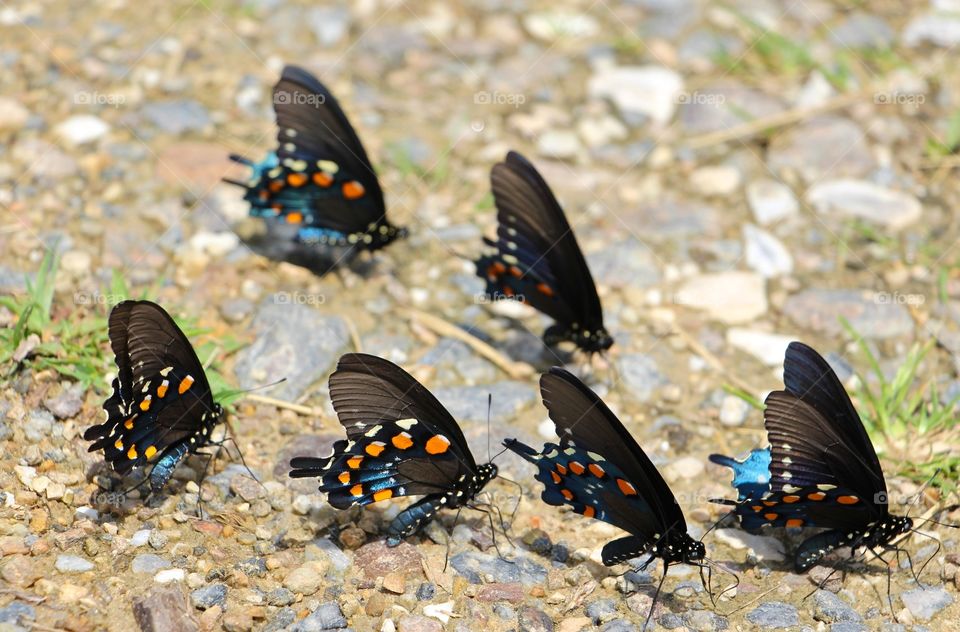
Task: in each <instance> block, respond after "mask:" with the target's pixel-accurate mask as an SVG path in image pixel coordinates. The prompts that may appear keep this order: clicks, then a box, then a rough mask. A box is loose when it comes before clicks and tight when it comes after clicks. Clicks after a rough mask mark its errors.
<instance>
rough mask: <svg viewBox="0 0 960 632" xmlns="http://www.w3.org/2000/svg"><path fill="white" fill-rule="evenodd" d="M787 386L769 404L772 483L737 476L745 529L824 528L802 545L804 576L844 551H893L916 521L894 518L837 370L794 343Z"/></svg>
mask: <svg viewBox="0 0 960 632" xmlns="http://www.w3.org/2000/svg"><path fill="white" fill-rule="evenodd" d="M784 384H785V387H786V388H785V389H784V390H782V391H774V392H772V393H770V395H768V396H767V399H766V401H765V404H766V407H765V409H764V423H765V425H766V428H767V434H768V438H769V440H770V448H769V459H770V461H769V483H768V484H767V485H766V487H764V486H762V485H759V486H754V487H753V488H752V489H748V488H746V487H744V484H743V483H742V482H741V483H740V484H738V482H737V478H736V477H735V480H734V485H735V486H736V487H737V488H738V491H739V492H740V494H739V498H738V500H737V501H736V502H734V501H727V504H733V505H735V512H736V514H737V516H738V517H739V518H740V522H741V525H742V526H743V527H744V528H745V529H747V530H751V531H755V530H758V529H760V528H761V527H764V526H774V527H787V528H808V527H813V528H822V529H826V531H824V532H821V533H819V534H817V535H814V536H812V537H810V538H808V539H807V540H805V541H804V542H803V543H801V545H800V547H799V548H798V550H797V552H796V554H795V557H794V564H795V566H796V568H797V570H798V571H801V572H802V571H804V570H807V569H808V568H810V567H811V566H813V565H814V564H816V563H817V562H818V561H819V560H820V558H822V557H823V555H825V554H826V553H828V552H829V551H831V550H833V549H835V548H838V547H851V548H852V549H853V550H857V549H859V548H866V549H868V550H871V551H876V550H890V549H892V548H894V547H893V545H892V542H893V541H894V540H895V539H897V538H898V537H899V536H900V535H902V534H904V533H907V532H909V531H910V530H911V529H912V528H913V523H912V521H911V520H910V519H909V518H907V517H901V516H896V515H893V514H891V513H890V511H889V506H888V504H887V487H886V482H885V480H884V477H883V471H882V469H881V468H880V462H879V459H878V458H877V454H876V451H875V450H874V449H873V444H872V443H871V441H870V438H869V436H868V435H867V432H866V430H865V429H864V427H863V423H862V422H861V421H860V417H859V415H858V414H857V412H856V410H855V409H854V407H853V404H852V402H851V401H850V398H849V397H848V396H847V393H846V391H845V390H844V388H843V385H842V384H841V383H840V380H839V379H838V378H837V376H836V374H835V373H834V372H833V369H831V368H830V365H829V364H828V363H827V362H826V360H824V359H823V358H822V357H821V356H820V355H819V354H818V353H817V352H816V351H814V350H813V349H812V348H810V347H808V346H807V345H804V344H802V343H799V342H792V343H790V345H789V347H788V348H787V354H786V358H785V360H784ZM755 454H756V455H757V457H756V459H755V462H754V463H753V464H752V466H751V467H752V468H753V470H756V469H757V466H758V465H759V463H760V462H761V460H762V459H763V458H766V457H765V455H763V454H762V451H756V450H755V451H754V453H752V455H751V456H754V455H755ZM715 456H716V458H714V457H711V460H714V462H720V463H722V464H724V465H728V466H730V467H733V468H734V471H735V473H737V474H740V473H742V466H743V464H740V463H738V462H736V461H733V460H732V459H729V457H723V456H719V455H715ZM731 462H732V463H733V464H731ZM738 467H740V468H741V472H738ZM753 473H754V474H756V472H755V471H754V472H753Z"/></svg>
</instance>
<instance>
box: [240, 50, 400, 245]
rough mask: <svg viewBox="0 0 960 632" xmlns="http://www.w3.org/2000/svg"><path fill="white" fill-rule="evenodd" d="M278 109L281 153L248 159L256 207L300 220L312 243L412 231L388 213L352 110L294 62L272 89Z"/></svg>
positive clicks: (259, 213) (378, 238)
mask: <svg viewBox="0 0 960 632" xmlns="http://www.w3.org/2000/svg"><path fill="white" fill-rule="evenodd" d="M273 108H274V111H275V112H276V115H277V127H278V128H279V129H278V132H277V141H278V144H279V146H278V147H277V150H276V152H274V153H271V154H269V155H268V156H267V157H266V158H265V159H264V160H263V161H261V162H259V163H254V162H253V161H251V160H248V159H247V158H244V157H242V156H236V155H232V156H231V157H230V158H231V159H232V160H234V161H236V162H239V163H241V164H244V165H247V166H249V167H250V168H251V169H252V170H253V173H252V175H251V177H250V180H249V181H248V182H236V181H233V180H226V181H227V182H230V183H231V184H237V185H239V186H242V187H244V188H245V189H246V194H245V195H244V199H245V200H247V202H249V203H250V214H251V215H253V216H255V217H263V218H267V219H268V220H271V219H277V220H278V221H284V222H286V223H288V224H291V225H294V226H296V227H299V229H298V230H297V232H296V240H297V241H299V242H302V243H308V244H323V245H327V246H351V247H355V248H357V249H360V250H377V249H379V248H382V247H384V246H386V245H387V244H389V243H390V242H392V241H394V240H395V239H397V238H398V237H403V236H404V235H406V230H405V229H403V228H398V227H396V226H393V225H392V224H390V222H389V221H387V217H386V207H385V206H384V200H383V191H382V190H381V188H380V182H379V180H378V179H377V174H376V171H374V169H373V166H372V165H371V164H370V160H369V158H367V152H366V151H365V150H364V148H363V145H362V144H361V143H360V138H359V137H358V136H357V133H356V132H355V131H354V129H353V127H352V126H351V125H350V122H349V121H348V120H347V116H346V114H344V113H343V110H342V109H340V105H339V104H338V103H337V100H336V99H335V98H334V97H333V95H332V94H331V93H330V91H329V90H327V88H326V86H324V85H323V84H322V83H320V81H319V80H318V79H317V78H316V77H314V76H313V75H311V74H310V73H309V72H307V71H306V70H304V69H302V68H298V67H296V66H287V67H285V68H284V69H283V75H282V76H281V77H280V81H278V82H277V85H276V86H274V88H273Z"/></svg>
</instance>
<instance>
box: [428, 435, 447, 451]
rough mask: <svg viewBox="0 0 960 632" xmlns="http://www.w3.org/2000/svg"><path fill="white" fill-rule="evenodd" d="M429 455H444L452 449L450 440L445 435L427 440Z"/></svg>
mask: <svg viewBox="0 0 960 632" xmlns="http://www.w3.org/2000/svg"><path fill="white" fill-rule="evenodd" d="M426 447H427V454H443V453H444V452H446V451H447V449H448V448H449V447H450V440H449V439H447V438H446V437H444V436H443V435H439V434H438V435H433V436H432V437H430V438H429V439H428V440H427V446H426Z"/></svg>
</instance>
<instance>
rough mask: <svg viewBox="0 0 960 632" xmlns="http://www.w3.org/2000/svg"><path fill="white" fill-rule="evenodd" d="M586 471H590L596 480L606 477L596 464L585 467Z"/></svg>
mask: <svg viewBox="0 0 960 632" xmlns="http://www.w3.org/2000/svg"><path fill="white" fill-rule="evenodd" d="M587 469H588V470H590V473H591V474H593V475H594V476H596V477H597V478H603V477H604V476H606V474H607V473H606V472H604V471H603V468H602V467H600V466H599V465H597V464H596V463H591V464H590V465H588V466H587Z"/></svg>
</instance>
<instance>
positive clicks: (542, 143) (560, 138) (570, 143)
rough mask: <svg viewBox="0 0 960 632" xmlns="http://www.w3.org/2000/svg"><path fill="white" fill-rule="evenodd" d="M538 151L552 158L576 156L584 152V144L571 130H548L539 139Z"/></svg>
mask: <svg viewBox="0 0 960 632" xmlns="http://www.w3.org/2000/svg"><path fill="white" fill-rule="evenodd" d="M537 152H538V153H540V155H541V156H547V157H550V158H574V157H576V156H578V155H579V154H580V153H582V152H583V146H582V145H581V144H580V139H579V138H577V135H576V134H575V133H574V132H572V131H570V130H565V129H557V130H547V131H546V132H544V133H543V134H541V135H540V138H538V139H537Z"/></svg>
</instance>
